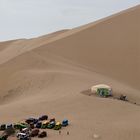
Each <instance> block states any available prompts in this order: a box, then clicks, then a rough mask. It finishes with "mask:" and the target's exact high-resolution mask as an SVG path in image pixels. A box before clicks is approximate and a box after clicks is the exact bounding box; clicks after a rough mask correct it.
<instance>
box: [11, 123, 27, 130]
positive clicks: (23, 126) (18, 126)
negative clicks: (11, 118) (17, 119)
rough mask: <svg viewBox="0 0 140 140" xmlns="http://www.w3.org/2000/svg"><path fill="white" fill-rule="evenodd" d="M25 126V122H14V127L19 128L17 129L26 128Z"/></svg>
mask: <svg viewBox="0 0 140 140" xmlns="http://www.w3.org/2000/svg"><path fill="white" fill-rule="evenodd" d="M27 127H28V125H25V124H20V123H15V124H14V128H15V129H19V130H22V129H23V128H27Z"/></svg>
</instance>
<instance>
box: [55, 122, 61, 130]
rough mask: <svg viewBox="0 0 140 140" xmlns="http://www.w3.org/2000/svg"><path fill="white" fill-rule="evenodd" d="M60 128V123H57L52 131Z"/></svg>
mask: <svg viewBox="0 0 140 140" xmlns="http://www.w3.org/2000/svg"><path fill="white" fill-rule="evenodd" d="M61 127H62V125H61V123H60V122H57V123H56V125H55V127H54V130H59V129H61Z"/></svg>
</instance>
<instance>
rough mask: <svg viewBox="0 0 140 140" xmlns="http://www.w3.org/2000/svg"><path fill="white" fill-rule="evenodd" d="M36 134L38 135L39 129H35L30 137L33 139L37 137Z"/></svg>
mask: <svg viewBox="0 0 140 140" xmlns="http://www.w3.org/2000/svg"><path fill="white" fill-rule="evenodd" d="M38 134H39V129H37V128H35V129H33V130H32V131H31V134H30V136H31V137H35V136H38Z"/></svg>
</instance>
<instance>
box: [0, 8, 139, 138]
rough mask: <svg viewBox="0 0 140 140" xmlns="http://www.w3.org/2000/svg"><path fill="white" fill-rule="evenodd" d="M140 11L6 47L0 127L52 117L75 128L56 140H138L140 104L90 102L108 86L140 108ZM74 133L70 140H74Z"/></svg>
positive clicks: (2, 47)
mask: <svg viewBox="0 0 140 140" xmlns="http://www.w3.org/2000/svg"><path fill="white" fill-rule="evenodd" d="M139 15H140V6H137V7H134V8H132V9H128V10H126V11H124V12H121V13H119V14H116V15H113V16H110V17H108V18H105V19H102V20H100V21H97V22H94V23H90V24H88V25H85V26H82V27H78V28H75V29H71V30H63V31H59V32H55V33H52V34H49V35H45V36H42V37H39V38H33V39H21V40H14V41H8V42H1V43H0V77H1V78H0V122H6V123H8V122H16V121H19V120H22V119H24V118H26V117H29V116H35V117H36V116H39V115H41V114H44V113H46V114H48V115H49V116H51V117H54V116H55V117H56V118H57V119H58V120H62V119H64V118H68V119H69V120H70V125H69V126H68V127H67V128H66V129H63V130H62V134H61V135H59V134H58V132H57V131H49V133H48V139H50V140H59V139H60V140H64V139H65V140H71V139H74V140H93V139H95V138H94V135H99V138H98V139H103V140H112V139H114V140H138V139H139V138H140V133H139V130H140V124H139V117H140V113H139V112H140V106H138V105H134V104H131V103H127V102H122V101H119V100H113V99H104V98H98V97H95V96H86V95H85V94H82V92H83V91H85V90H88V89H89V88H90V86H92V85H94V84H99V83H105V84H108V85H110V86H112V88H113V93H114V95H115V96H118V95H120V94H126V95H127V96H128V99H129V100H130V101H132V102H136V103H137V104H140V93H139V92H140V88H139V83H140V76H139V71H140V62H139V59H140V48H139V46H140V40H139V37H140V28H139V25H140V20H139ZM66 131H69V132H70V135H69V136H67V135H66Z"/></svg>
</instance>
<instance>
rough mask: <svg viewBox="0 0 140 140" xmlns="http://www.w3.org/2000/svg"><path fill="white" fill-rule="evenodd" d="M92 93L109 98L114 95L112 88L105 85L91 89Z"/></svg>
mask: <svg viewBox="0 0 140 140" xmlns="http://www.w3.org/2000/svg"><path fill="white" fill-rule="evenodd" d="M91 92H92V93H95V94H97V95H100V96H103V97H107V96H111V95H112V89H111V87H110V86H108V85H105V84H99V85H95V86H92V87H91Z"/></svg>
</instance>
